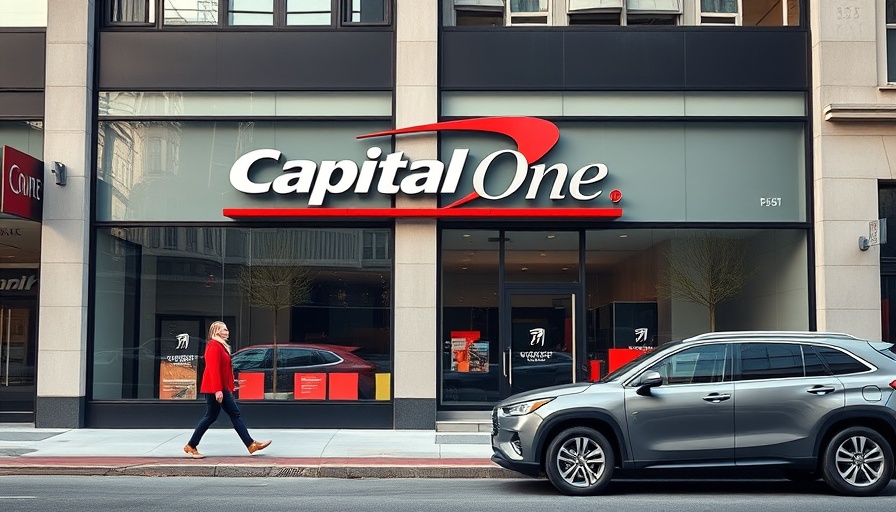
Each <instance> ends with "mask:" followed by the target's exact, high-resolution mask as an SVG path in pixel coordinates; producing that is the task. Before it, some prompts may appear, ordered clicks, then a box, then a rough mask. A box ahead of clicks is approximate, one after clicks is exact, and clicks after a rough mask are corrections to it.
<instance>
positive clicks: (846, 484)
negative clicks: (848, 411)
mask: <svg viewBox="0 0 896 512" xmlns="http://www.w3.org/2000/svg"><path fill="white" fill-rule="evenodd" d="M822 474H823V476H824V481H825V482H826V483H827V484H828V485H829V486H830V487H831V488H832V489H834V490H835V491H836V492H839V493H841V494H847V495H851V496H872V495H875V494H877V493H879V492H880V491H882V490H883V489H884V487H886V486H887V485H888V484H889V483H890V476H891V475H892V474H893V450H892V449H891V448H890V443H888V442H887V440H886V439H884V437H883V436H882V435H880V434H878V433H877V432H876V431H874V430H871V429H870V428H866V427H850V428H847V429H845V430H843V431H842V432H840V433H839V434H837V435H836V436H834V437H833V439H831V441H830V442H829V443H828V445H827V447H826V448H825V451H824V462H823V464H822Z"/></svg>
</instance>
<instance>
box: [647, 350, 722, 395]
mask: <svg viewBox="0 0 896 512" xmlns="http://www.w3.org/2000/svg"><path fill="white" fill-rule="evenodd" d="M729 360H730V358H729V357H728V345H727V344H717V345H706V346H702V347H694V348H690V349H687V350H682V351H681V352H677V353H675V354H673V355H671V356H669V357H667V358H665V359H663V360H662V361H660V362H659V363H657V364H655V365H654V366H652V367H651V368H650V369H648V370H647V371H655V372H659V374H660V375H661V376H662V377H663V384H666V385H675V384H707V383H714V382H723V381H725V380H728V377H729V373H730V370H731V369H730V367H729V366H730V365H729V364H728V361H729Z"/></svg>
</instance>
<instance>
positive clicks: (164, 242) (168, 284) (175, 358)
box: [92, 226, 392, 401]
mask: <svg viewBox="0 0 896 512" xmlns="http://www.w3.org/2000/svg"><path fill="white" fill-rule="evenodd" d="M371 231H372V232H375V233H376V236H377V237H381V238H385V239H388V237H389V236H390V235H391V231H390V230H388V229H385V228H379V229H350V228H332V229H312V228H229V227H227V228H225V227H213V226H189V227H182V226H177V227H174V226H164V227H121V228H100V229H98V231H97V236H96V240H97V247H96V271H97V273H96V299H95V318H94V337H93V357H92V360H93V379H92V385H93V386H92V388H93V391H92V398H93V399H94V400H121V399H161V400H181V399H186V400H190V399H196V398H198V392H197V388H198V385H199V383H200V382H199V376H201V374H202V369H203V361H202V357H201V356H202V354H203V352H204V346H205V342H206V334H207V330H208V327H209V325H210V324H211V322H213V321H215V320H223V321H225V322H226V323H227V324H228V326H229V327H230V332H231V338H230V344H231V346H232V347H233V363H234V373H235V377H236V379H237V380H238V382H239V386H240V388H239V390H238V391H237V397H238V398H239V399H240V400H316V401H346V400H350V401H353V400H362V401H363V400H390V399H391V372H392V369H391V368H392V361H391V280H392V278H391V272H392V270H391V268H392V262H391V259H389V258H387V257H385V256H386V254H384V253H377V254H373V257H367V256H365V255H364V254H363V252H364V250H363V249H364V240H365V238H366V236H367V234H368V232H371ZM387 245H391V243H388V244H387Z"/></svg>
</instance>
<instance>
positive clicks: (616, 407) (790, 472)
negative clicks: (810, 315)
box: [492, 331, 896, 496]
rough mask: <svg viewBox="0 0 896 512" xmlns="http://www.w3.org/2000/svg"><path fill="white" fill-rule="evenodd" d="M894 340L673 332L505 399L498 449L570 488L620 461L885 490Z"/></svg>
mask: <svg viewBox="0 0 896 512" xmlns="http://www.w3.org/2000/svg"><path fill="white" fill-rule="evenodd" d="M893 347H894V345H893V344H892V343H886V342H881V341H874V340H864V339H859V338H856V337H853V336H849V335H846V334H840V333H822V332H789V331H775V332H771V331H745V332H715V333H708V334H704V335H700V336H695V337H693V338H689V339H687V340H683V341H679V342H674V343H668V344H666V345H663V346H660V347H658V348H657V349H656V350H654V351H653V352H645V353H644V354H642V355H641V356H640V357H639V358H637V359H635V360H633V361H631V362H629V363H628V364H626V365H623V366H622V367H620V368H619V369H617V370H616V371H614V372H612V373H610V374H609V375H607V376H605V377H604V378H603V379H602V380H601V381H600V382H598V383H587V382H585V383H576V384H567V385H563V386H554V387H548V388H542V389H537V390H533V391H528V392H526V393H521V394H518V395H515V396H512V397H510V398H507V399H506V400H504V401H502V402H500V403H499V404H498V405H497V406H496V407H495V408H494V409H493V411H492V449H493V455H492V460H493V461H494V462H496V463H497V464H499V465H500V466H503V467H505V468H508V469H511V470H514V471H517V472H520V473H524V474H527V475H531V476H540V475H545V476H547V478H548V480H550V482H551V483H552V484H553V485H554V486H555V487H556V488H557V489H558V490H559V491H560V492H562V493H564V494H569V495H592V494H599V493H600V492H602V491H603V490H604V489H606V487H607V485H608V484H609V483H610V480H611V479H612V478H613V475H614V473H615V471H616V470H617V469H619V468H624V469H626V470H641V469H643V470H649V469H672V468H675V469H681V470H685V471H687V470H693V469H695V468H731V469H737V468H749V469H750V471H751V472H752V473H751V474H753V473H755V472H758V471H762V470H766V471H768V472H769V474H771V475H773V476H776V477H777V476H780V475H783V476H784V477H786V478H788V479H791V480H794V481H804V482H808V481H815V480H824V482H825V483H826V484H827V485H828V486H829V487H830V488H831V489H832V490H833V491H834V492H836V493H838V494H843V495H851V496H871V495H876V494H878V493H880V492H881V491H883V490H884V489H885V488H886V487H887V485H889V483H890V480H891V478H893V476H894V467H896V461H894V454H893V447H894V445H896V354H894V352H893V350H892V348H893ZM669 474H671V472H670V473H669ZM684 475H687V473H684Z"/></svg>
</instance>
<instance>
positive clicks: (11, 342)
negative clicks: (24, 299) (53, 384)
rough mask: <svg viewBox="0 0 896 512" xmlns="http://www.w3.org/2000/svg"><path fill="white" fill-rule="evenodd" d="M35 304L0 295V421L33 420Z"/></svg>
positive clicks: (29, 421) (24, 421)
mask: <svg viewBox="0 0 896 512" xmlns="http://www.w3.org/2000/svg"><path fill="white" fill-rule="evenodd" d="M34 311H35V309H34V305H33V304H30V305H29V304H25V303H20V302H18V301H3V300H2V299H0V423H5V422H22V423H31V422H33V421H34V397H35V391H36V390H35V387H34V376H35V360H36V357H37V343H36V337H35V334H36V329H35V325H36V322H35V315H34Z"/></svg>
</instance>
